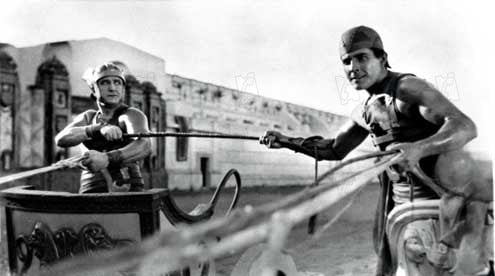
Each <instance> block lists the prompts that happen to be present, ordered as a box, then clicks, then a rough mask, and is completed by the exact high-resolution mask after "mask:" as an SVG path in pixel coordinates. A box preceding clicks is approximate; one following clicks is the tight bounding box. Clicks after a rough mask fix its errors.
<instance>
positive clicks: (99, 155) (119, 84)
mask: <svg viewBox="0 0 495 276" xmlns="http://www.w3.org/2000/svg"><path fill="white" fill-rule="evenodd" d="M83 78H84V79H85V80H86V82H87V83H88V85H89V87H90V89H91V98H92V99H94V100H95V101H96V104H97V106H98V110H87V111H85V112H83V113H82V114H79V115H78V116H77V117H75V118H74V121H73V122H72V123H70V124H69V125H68V126H67V127H65V128H64V129H63V130H62V131H61V132H60V133H58V134H57V136H56V137H55V141H56V143H57V145H58V146H60V147H72V146H76V145H79V144H81V143H82V144H83V146H84V147H85V148H86V149H87V150H88V151H87V152H86V156H87V158H86V159H85V160H84V161H83V162H82V165H83V166H84V169H83V172H82V174H81V186H80V189H79V192H80V193H103V192H109V183H108V181H109V179H108V174H109V175H110V177H111V181H112V182H113V184H116V185H118V186H122V185H124V184H128V185H129V191H142V190H143V188H144V181H143V177H142V175H141V171H140V167H139V164H138V161H139V160H142V159H144V158H145V157H147V156H148V155H149V154H150V153H151V144H150V141H149V138H140V139H135V138H123V134H124V133H148V132H149V128H148V119H147V117H146V115H145V114H144V113H143V112H141V111H140V110H138V109H136V108H133V107H129V106H127V105H125V104H124V103H123V99H124V93H125V86H124V85H125V77H124V72H123V70H122V69H121V68H119V67H118V66H117V65H116V64H114V63H104V64H102V65H101V66H99V67H97V68H96V69H92V68H90V69H88V71H87V72H86V74H85V76H83Z"/></svg>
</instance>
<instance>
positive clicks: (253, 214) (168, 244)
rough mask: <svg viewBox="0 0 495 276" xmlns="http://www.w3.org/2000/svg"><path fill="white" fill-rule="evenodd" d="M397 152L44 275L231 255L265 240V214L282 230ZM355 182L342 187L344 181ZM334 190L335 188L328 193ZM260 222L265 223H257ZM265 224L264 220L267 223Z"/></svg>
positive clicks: (173, 264) (172, 265)
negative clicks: (258, 203)
mask: <svg viewBox="0 0 495 276" xmlns="http://www.w3.org/2000/svg"><path fill="white" fill-rule="evenodd" d="M385 155H393V156H391V157H388V158H384V159H385V160H380V161H379V162H378V163H376V164H374V165H373V166H372V167H369V168H365V169H362V170H360V171H358V172H356V173H353V174H352V175H349V176H347V177H344V178H343V179H340V180H339V183H334V182H332V183H328V184H325V185H318V186H315V184H316V183H319V182H321V181H322V180H323V179H325V178H326V177H328V176H330V175H332V174H334V173H335V172H336V171H338V170H340V169H341V168H343V167H345V166H347V165H349V164H351V163H355V162H358V161H362V160H366V159H370V158H374V157H377V156H385ZM400 155H401V154H398V153H397V151H389V152H379V153H374V154H367V155H363V156H359V157H356V158H352V159H349V160H347V161H344V162H342V163H340V164H339V165H337V166H336V167H334V168H333V169H331V170H329V171H327V172H326V173H324V174H322V175H321V176H319V177H318V179H317V180H316V181H315V183H313V184H312V185H311V186H310V187H308V188H306V189H304V190H302V191H300V192H298V193H296V194H294V195H291V196H289V197H287V198H284V199H282V200H280V201H277V202H273V203H267V204H264V205H262V206H260V207H259V208H256V209H255V208H253V207H251V206H246V207H245V208H243V209H235V210H234V211H233V212H232V213H231V215H230V216H228V217H224V218H218V219H213V220H210V221H207V222H204V223H198V224H196V225H194V226H189V227H188V226H186V227H184V228H182V229H180V231H177V232H164V233H159V234H157V235H156V236H154V237H153V238H151V239H148V240H146V241H144V242H143V243H140V244H137V245H131V246H129V247H126V248H122V249H120V250H116V251H107V252H98V253H96V254H94V255H90V256H86V257H75V258H74V259H72V260H71V261H68V262H65V263H61V264H58V265H55V266H54V267H52V269H51V270H50V273H49V274H50V275H66V274H67V273H69V272H71V273H74V272H89V271H96V270H98V271H99V272H106V271H112V270H115V269H120V268H123V267H128V266H129V265H137V264H138V263H139V262H140V261H142V260H143V258H145V257H148V258H149V257H150V256H152V257H158V258H160V259H161V260H167V264H163V263H161V264H162V265H166V266H167V267H166V268H165V269H166V270H167V271H171V270H174V269H178V268H180V267H182V266H187V265H190V264H191V263H192V262H196V261H199V262H202V261H205V260H208V259H211V258H215V257H223V256H226V255H228V254H231V252H233V251H238V250H240V249H244V248H247V247H249V246H251V245H253V244H256V243H259V242H261V241H264V240H266V239H267V237H269V233H270V229H271V227H272V226H271V224H270V222H266V218H267V216H268V215H274V214H275V213H280V214H279V215H281V216H284V219H283V220H282V221H289V223H288V227H292V226H293V225H295V224H296V223H298V222H300V221H302V220H304V219H307V218H308V217H310V216H311V215H313V214H315V213H317V212H320V211H322V210H324V209H326V208H328V207H330V206H331V205H333V204H334V203H335V202H337V201H338V200H340V199H341V198H342V197H343V196H342V194H344V196H345V195H350V194H352V193H353V192H355V190H356V189H359V188H360V187H362V186H363V185H365V184H366V183H368V180H369V179H371V178H372V177H375V176H376V174H377V173H380V172H382V171H383V170H385V168H386V167H388V166H390V165H392V164H396V163H397V162H398V161H399V160H400ZM353 180H354V181H356V182H355V183H352V182H351V183H349V184H348V183H346V182H349V181H353ZM332 188H335V189H337V190H335V189H332ZM263 219H265V221H263ZM269 221H270V220H269ZM216 237H223V238H222V239H221V240H220V242H215V243H207V247H205V245H204V244H203V245H201V246H200V245H198V243H199V242H200V241H202V240H203V241H204V240H210V239H211V238H213V239H215V238H216Z"/></svg>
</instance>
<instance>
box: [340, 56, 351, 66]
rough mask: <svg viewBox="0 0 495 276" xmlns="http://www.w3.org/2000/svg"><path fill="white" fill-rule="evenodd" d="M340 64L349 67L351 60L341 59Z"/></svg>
mask: <svg viewBox="0 0 495 276" xmlns="http://www.w3.org/2000/svg"><path fill="white" fill-rule="evenodd" d="M342 63H343V64H345V65H349V64H351V59H350V58H346V59H343V60H342Z"/></svg>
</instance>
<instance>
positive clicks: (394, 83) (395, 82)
mask: <svg viewBox="0 0 495 276" xmlns="http://www.w3.org/2000/svg"><path fill="white" fill-rule="evenodd" d="M407 76H415V75H414V74H411V73H398V74H396V75H395V76H394V77H393V79H392V80H391V81H390V85H389V86H388V87H387V89H388V90H387V92H388V94H389V95H391V96H392V102H391V103H390V104H391V105H392V107H393V108H389V109H388V110H389V112H390V117H391V118H392V125H393V126H396V127H399V126H400V124H399V120H400V117H401V116H403V115H402V113H400V111H399V108H398V107H397V103H396V101H395V100H396V99H397V90H398V89H399V81H400V80H401V79H402V78H404V77H407Z"/></svg>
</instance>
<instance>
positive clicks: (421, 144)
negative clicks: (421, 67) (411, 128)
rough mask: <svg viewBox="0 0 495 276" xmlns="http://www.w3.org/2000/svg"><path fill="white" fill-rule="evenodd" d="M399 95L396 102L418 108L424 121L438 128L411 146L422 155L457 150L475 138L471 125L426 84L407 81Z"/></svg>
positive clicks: (414, 78)
mask: <svg viewBox="0 0 495 276" xmlns="http://www.w3.org/2000/svg"><path fill="white" fill-rule="evenodd" d="M399 91H400V93H399V94H398V99H399V100H402V101H405V102H407V103H411V104H416V105H418V106H419V112H420V114H421V115H422V116H423V117H424V118H425V119H426V120H428V121H429V122H431V123H433V124H436V125H440V126H441V127H440V129H439V130H438V132H437V133H435V134H434V135H432V136H430V137H428V138H426V139H423V140H420V141H417V142H414V146H415V147H417V148H418V149H419V150H420V151H422V152H423V153H427V154H428V155H433V154H438V153H441V152H445V151H450V150H455V149H460V148H462V147H463V146H464V145H465V144H466V143H468V142H469V141H471V140H472V139H474V138H475V137H476V136H477V130H476V125H475V124H474V122H473V121H472V120H471V119H470V118H469V117H468V116H466V115H465V114H464V113H462V112H461V111H460V110H459V109H458V108H457V107H456V106H455V105H454V104H452V103H451V102H450V101H449V100H448V99H447V98H446V97H445V96H443V95H442V93H440V91H438V90H437V89H436V88H434V87H433V86H432V85H431V84H429V83H427V82H426V81H424V80H422V79H419V78H416V77H407V78H405V79H403V80H402V81H401V83H400V85H399Z"/></svg>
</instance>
